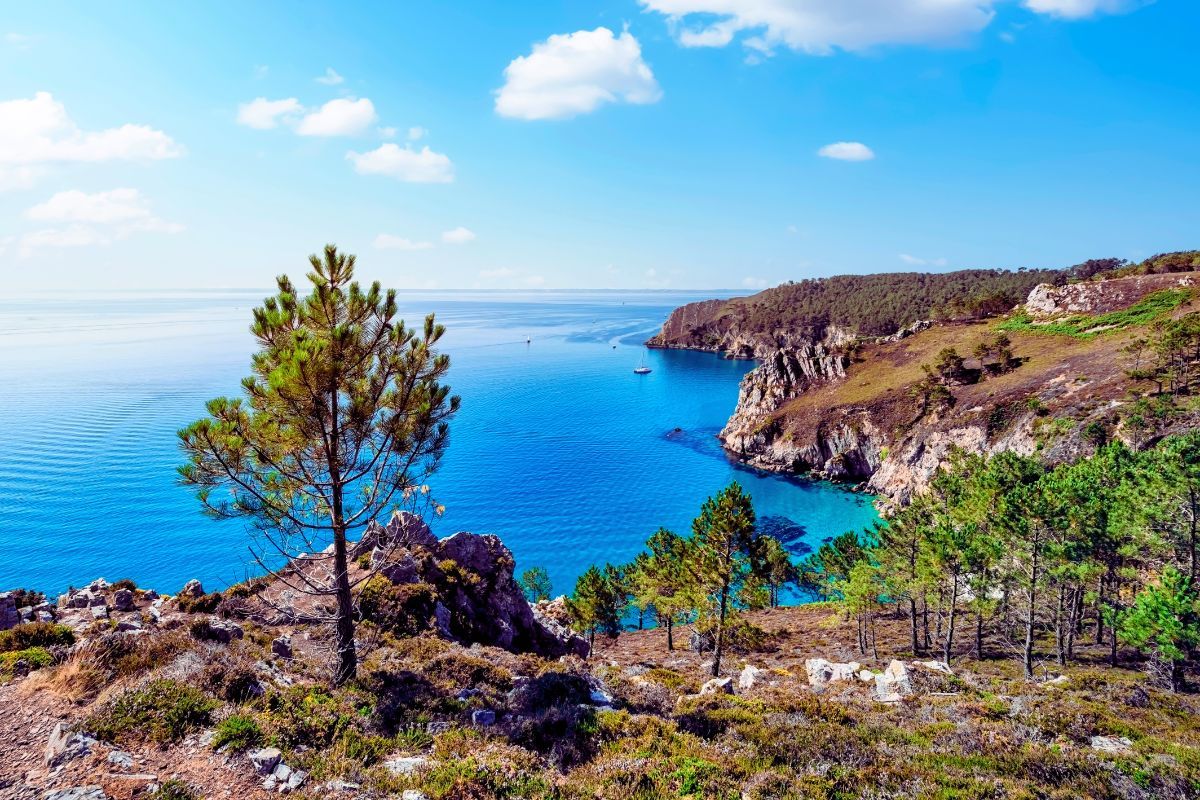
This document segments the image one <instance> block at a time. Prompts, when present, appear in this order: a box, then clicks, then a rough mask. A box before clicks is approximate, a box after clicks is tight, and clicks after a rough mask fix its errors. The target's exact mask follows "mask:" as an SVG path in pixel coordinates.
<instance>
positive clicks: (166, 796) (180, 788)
mask: <svg viewBox="0 0 1200 800" xmlns="http://www.w3.org/2000/svg"><path fill="white" fill-rule="evenodd" d="M150 800H201V797H200V795H198V794H196V792H195V791H194V790H193V789H192V787H191V786H188V785H187V784H186V783H184V782H183V781H181V780H176V779H175V778H169V779H167V780H165V781H163V782H162V783H160V784H159V785H158V788H157V789H155V790H154V792H153V793H152V794H151V795H150Z"/></svg>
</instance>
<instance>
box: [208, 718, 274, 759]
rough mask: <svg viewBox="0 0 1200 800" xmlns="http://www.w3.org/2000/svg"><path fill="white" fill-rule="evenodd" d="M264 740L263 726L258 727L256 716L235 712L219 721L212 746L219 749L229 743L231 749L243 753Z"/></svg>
mask: <svg viewBox="0 0 1200 800" xmlns="http://www.w3.org/2000/svg"><path fill="white" fill-rule="evenodd" d="M262 741H263V732H262V728H260V727H258V723H257V722H255V720H254V717H251V716H247V715H245V714H234V715H233V716H231V717H226V718H225V719H223V720H221V721H220V722H219V723H217V728H216V731H215V733H214V736H213V740H212V747H213V749H214V750H219V749H220V748H222V747H224V746H226V745H229V749H231V750H233V751H234V752H236V753H241V752H243V751H245V750H249V749H251V748H253V747H258V746H259V745H260V744H262Z"/></svg>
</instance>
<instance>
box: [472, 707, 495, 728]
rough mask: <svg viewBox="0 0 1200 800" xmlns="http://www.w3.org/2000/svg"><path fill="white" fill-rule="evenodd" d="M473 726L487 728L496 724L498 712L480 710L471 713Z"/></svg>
mask: <svg viewBox="0 0 1200 800" xmlns="http://www.w3.org/2000/svg"><path fill="white" fill-rule="evenodd" d="M471 724H472V725H479V726H481V727H486V726H488V725H495V724H496V712H495V711H492V710H491V709H486V708H480V709H476V710H475V711H473V712H471Z"/></svg>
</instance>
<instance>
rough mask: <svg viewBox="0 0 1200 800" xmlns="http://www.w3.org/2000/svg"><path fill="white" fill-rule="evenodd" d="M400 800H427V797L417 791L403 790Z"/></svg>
mask: <svg viewBox="0 0 1200 800" xmlns="http://www.w3.org/2000/svg"><path fill="white" fill-rule="evenodd" d="M400 800H429V795H427V794H425V793H424V792H422V791H418V790H417V789H405V790H404V792H403V793H402V794H401V795H400Z"/></svg>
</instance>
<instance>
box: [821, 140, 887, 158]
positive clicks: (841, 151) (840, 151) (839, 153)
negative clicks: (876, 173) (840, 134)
mask: <svg viewBox="0 0 1200 800" xmlns="http://www.w3.org/2000/svg"><path fill="white" fill-rule="evenodd" d="M817 155H819V156H821V157H822V158H832V159H836V160H837V161H870V160H871V159H873V158H875V151H874V150H872V149H871V148H869V147H867V146H866V145H865V144H863V143H862V142H834V143H833V144H827V145H825V146H824V147H822V148H821V149H820V150H818V151H817Z"/></svg>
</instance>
